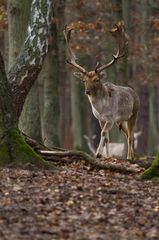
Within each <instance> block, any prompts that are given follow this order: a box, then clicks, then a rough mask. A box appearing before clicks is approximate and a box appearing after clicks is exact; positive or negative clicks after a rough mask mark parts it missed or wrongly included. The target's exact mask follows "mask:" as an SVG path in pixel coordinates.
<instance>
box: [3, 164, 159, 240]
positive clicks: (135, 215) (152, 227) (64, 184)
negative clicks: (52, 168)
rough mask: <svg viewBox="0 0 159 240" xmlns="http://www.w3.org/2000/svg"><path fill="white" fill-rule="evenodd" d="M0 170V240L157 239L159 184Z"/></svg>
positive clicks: (68, 172) (66, 169)
mask: <svg viewBox="0 0 159 240" xmlns="http://www.w3.org/2000/svg"><path fill="white" fill-rule="evenodd" d="M61 168H62V169H63V170H62V171H59V172H55V173H54V172H49V171H45V170H38V171H32V170H22V169H9V168H5V169H2V168H1V169H0V179H1V180H0V240H56V239H57V240H67V239H70V240H120V239H121V240H138V239H140V240H147V239H154V240H155V239H159V184H158V183H155V182H151V181H141V180H139V178H138V177H139V173H135V174H126V175H124V174H121V173H115V172H111V171H105V170H95V169H91V168H90V167H89V166H86V165H85V164H84V163H81V162H80V163H71V164H67V165H64V164H63V166H61Z"/></svg>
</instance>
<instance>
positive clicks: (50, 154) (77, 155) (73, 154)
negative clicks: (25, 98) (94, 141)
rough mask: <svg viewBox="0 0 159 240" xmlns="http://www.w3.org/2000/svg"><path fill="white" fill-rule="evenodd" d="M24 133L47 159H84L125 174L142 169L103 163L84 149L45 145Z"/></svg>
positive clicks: (96, 167) (97, 165)
mask: <svg viewBox="0 0 159 240" xmlns="http://www.w3.org/2000/svg"><path fill="white" fill-rule="evenodd" d="M23 135H24V137H25V140H26V142H27V143H28V144H29V145H30V146H31V147H32V148H33V149H34V150H35V151H36V152H37V153H38V154H40V155H41V156H42V157H43V158H44V159H45V160H47V161H56V162H58V161H59V162H60V161H61V162H65V163H70V162H73V161H81V160H84V161H85V163H86V164H89V165H90V166H91V167H92V168H95V169H98V170H100V169H104V170H110V171H115V172H120V173H125V174H129V173H137V172H141V171H142V169H141V168H135V167H134V166H133V165H132V166H130V167H126V166H123V165H120V164H113V163H101V162H99V161H100V160H98V161H97V160H96V159H95V158H94V157H92V156H91V155H89V154H87V153H85V152H82V151H75V150H66V149H63V148H58V147H54V146H53V147H51V148H50V147H46V146H45V145H43V144H41V143H38V142H36V141H35V140H34V139H32V138H30V137H28V136H27V135H26V134H24V133H23Z"/></svg>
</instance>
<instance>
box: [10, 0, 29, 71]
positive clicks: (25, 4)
mask: <svg viewBox="0 0 159 240" xmlns="http://www.w3.org/2000/svg"><path fill="white" fill-rule="evenodd" d="M31 2H32V0H27V1H26V0H21V1H19V0H8V1H7V12H8V14H7V16H8V39H9V48H8V69H10V68H11V66H12V65H13V64H14V63H15V60H16V57H17V56H18V54H19V52H20V49H21V47H22V44H23V42H24V39H25V37H26V30H27V26H28V21H29V16H30V6H31Z"/></svg>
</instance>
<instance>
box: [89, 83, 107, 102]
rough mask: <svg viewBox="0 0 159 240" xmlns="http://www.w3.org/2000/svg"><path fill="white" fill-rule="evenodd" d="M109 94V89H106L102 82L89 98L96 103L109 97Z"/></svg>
mask: <svg viewBox="0 0 159 240" xmlns="http://www.w3.org/2000/svg"><path fill="white" fill-rule="evenodd" d="M107 96H108V93H107V89H105V87H104V86H103V84H102V83H101V84H100V85H99V86H98V88H97V89H96V91H95V92H94V93H93V94H92V95H90V96H88V98H89V100H90V102H91V103H92V104H93V105H94V104H96V103H97V102H99V101H101V100H102V99H107Z"/></svg>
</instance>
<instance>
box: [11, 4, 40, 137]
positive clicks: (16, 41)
mask: <svg viewBox="0 0 159 240" xmlns="http://www.w3.org/2000/svg"><path fill="white" fill-rule="evenodd" d="M30 6H31V0H29V1H25V0H22V1H19V0H9V1H8V23H9V28H8V39H9V57H8V60H9V68H10V67H11V66H12V65H13V63H14V62H15V60H16V57H17V56H18V54H19V52H20V49H21V46H22V44H23V41H24V38H25V35H26V29H27V25H28V21H29V15H30ZM19 28H20V29H19ZM19 32H20V33H21V34H19ZM19 128H20V130H22V131H23V132H25V133H26V134H27V135H29V136H30V137H32V138H34V139H36V140H37V141H39V142H41V141H42V137H41V123H40V110H39V99H38V88H37V83H34V86H33V87H32V89H31V90H30V92H29V94H28V96H27V99H26V101H25V104H24V107H23V111H22V114H21V116H20V119H19Z"/></svg>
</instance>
